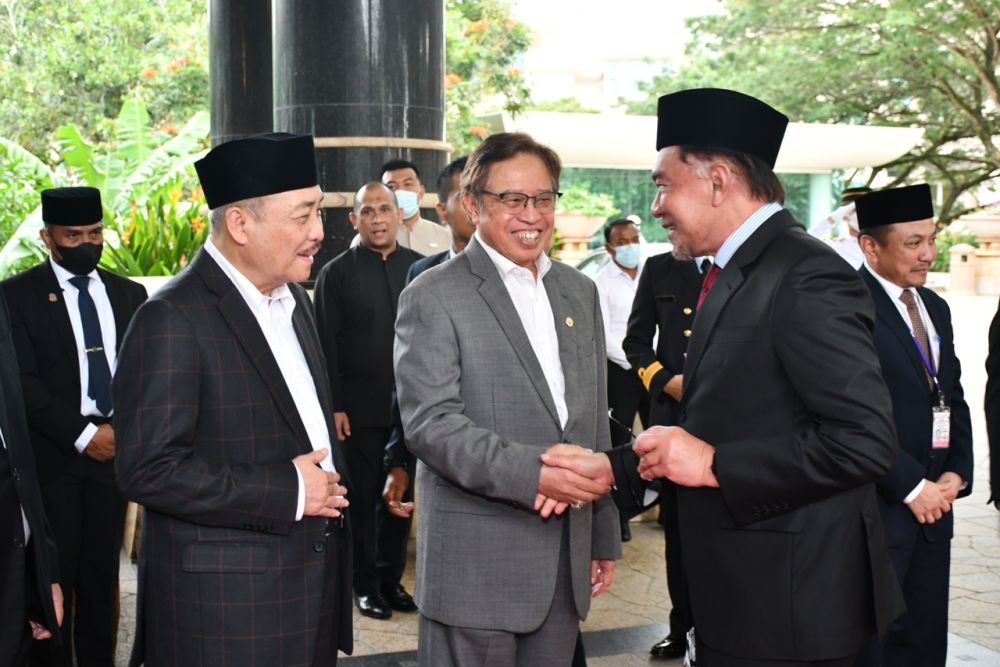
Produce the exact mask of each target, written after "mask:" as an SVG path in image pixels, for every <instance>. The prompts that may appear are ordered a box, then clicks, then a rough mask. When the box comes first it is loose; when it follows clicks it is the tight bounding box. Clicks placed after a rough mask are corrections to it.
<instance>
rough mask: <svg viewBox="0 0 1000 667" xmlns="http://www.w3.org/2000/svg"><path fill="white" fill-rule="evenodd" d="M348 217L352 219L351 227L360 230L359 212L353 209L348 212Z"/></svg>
mask: <svg viewBox="0 0 1000 667" xmlns="http://www.w3.org/2000/svg"><path fill="white" fill-rule="evenodd" d="M347 219H348V220H350V221H351V227H354V231H358V214H357V213H355V212H354V211H351V212H350V213H348V214H347Z"/></svg>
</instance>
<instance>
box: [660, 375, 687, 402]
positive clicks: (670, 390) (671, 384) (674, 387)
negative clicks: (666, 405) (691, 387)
mask: <svg viewBox="0 0 1000 667" xmlns="http://www.w3.org/2000/svg"><path fill="white" fill-rule="evenodd" d="M683 389H684V376H683V375H681V374H680V373H678V374H677V375H675V376H673V377H672V378H670V379H669V380H667V383H666V384H665V385H663V393H664V394H666V395H667V396H669V397H670V398H672V399H674V400H675V401H679V400H681V391H683Z"/></svg>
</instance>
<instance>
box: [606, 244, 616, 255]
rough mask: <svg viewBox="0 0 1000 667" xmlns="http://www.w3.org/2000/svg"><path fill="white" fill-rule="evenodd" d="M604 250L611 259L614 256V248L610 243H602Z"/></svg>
mask: <svg viewBox="0 0 1000 667" xmlns="http://www.w3.org/2000/svg"><path fill="white" fill-rule="evenodd" d="M604 250H605V251H607V253H608V254H609V255H611V256H612V257H614V256H615V247H614V246H613V245H611V244H610V243H607V242H605V243H604Z"/></svg>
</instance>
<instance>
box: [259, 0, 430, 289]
mask: <svg viewBox="0 0 1000 667" xmlns="http://www.w3.org/2000/svg"><path fill="white" fill-rule="evenodd" d="M273 45H274V128H275V130H278V131H285V132H298V133H310V134H313V135H314V136H316V137H317V139H318V144H319V145H318V150H317V162H318V166H319V173H320V183H321V185H322V186H323V190H324V192H328V193H353V192H355V191H356V190H357V189H358V188H359V187H360V186H361V185H362V184H363V183H365V182H366V181H369V180H373V179H374V180H378V178H379V176H380V174H379V173H378V168H379V167H380V166H381V165H382V163H383V162H385V161H386V160H389V159H393V158H402V159H405V160H409V161H411V162H413V163H414V164H416V165H417V167H418V169H419V170H420V174H421V180H422V182H423V184H424V186H425V187H427V189H428V190H429V191H430V192H433V191H434V182H435V180H436V178H437V174H438V172H439V171H441V169H443V168H444V165H445V164H447V157H448V155H447V153H445V152H444V151H443V150H442V149H441V148H440V147H436V146H432V147H420V148H418V147H412V146H409V147H391V146H387V145H385V144H386V143H388V142H386V141H385V140H386V139H390V138H406V139H427V140H432V141H436V142H441V141H443V139H444V0H338V1H337V2H303V1H302V0H274V43H273ZM365 137H369V138H374V140H369V139H361V138H365ZM324 138H333V139H335V141H334V142H332V143H339V144H343V143H354V144H361V145H354V146H344V145H337V146H330V147H324V146H323V139H324ZM352 138H353V139H352ZM379 144H382V145H379ZM335 199H336V198H335ZM336 205H337V203H336V202H335V203H334V206H336ZM348 210H349V209H347V208H346V207H340V208H337V207H333V208H328V209H327V210H326V214H325V215H326V222H325V229H326V238H325V240H324V242H323V250H322V251H321V252H320V254H319V255H318V256H317V258H316V264H315V266H314V269H313V276H315V274H316V272H317V271H318V270H319V269H320V268H321V267H322V265H323V264H325V263H326V262H327V261H329V260H330V259H332V258H333V257H335V256H336V255H337V254H338V253H340V252H341V251H343V250H344V249H346V248H347V247H348V244H349V243H350V240H351V239H352V238H353V236H354V231H353V229H351V226H350V223H349V222H348V220H347V213H348Z"/></svg>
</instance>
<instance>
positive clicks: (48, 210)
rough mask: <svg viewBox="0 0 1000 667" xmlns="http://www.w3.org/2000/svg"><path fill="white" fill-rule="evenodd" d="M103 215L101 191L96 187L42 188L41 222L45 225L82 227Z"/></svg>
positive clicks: (96, 220) (97, 220) (93, 222)
mask: <svg viewBox="0 0 1000 667" xmlns="http://www.w3.org/2000/svg"><path fill="white" fill-rule="evenodd" d="M103 217H104V211H103V210H102V209H101V191H100V190H98V189H97V188H50V189H48V190H42V222H44V223H45V224H46V225H63V226H68V227H84V226H86V225H93V224H95V223H98V222H100V221H101V219H102V218H103Z"/></svg>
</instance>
